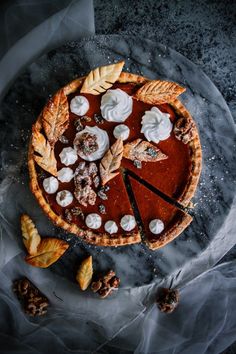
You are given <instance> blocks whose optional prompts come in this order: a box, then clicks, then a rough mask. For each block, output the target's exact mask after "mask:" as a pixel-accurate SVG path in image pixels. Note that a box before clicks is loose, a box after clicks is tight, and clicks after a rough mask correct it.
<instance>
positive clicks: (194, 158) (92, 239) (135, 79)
mask: <svg viewBox="0 0 236 354" xmlns="http://www.w3.org/2000/svg"><path fill="white" fill-rule="evenodd" d="M84 79H85V77H81V78H77V79H75V80H73V81H72V82H70V83H69V84H67V85H66V86H64V87H63V88H62V89H61V90H63V92H64V94H65V95H66V96H68V95H69V94H71V93H74V92H75V91H76V90H77V89H78V88H80V87H81V86H82V84H83V81H84ZM148 81H150V80H148V79H146V78H144V77H142V76H139V75H135V74H131V73H126V72H121V74H120V76H119V78H118V80H117V81H116V82H118V83H134V84H136V85H140V87H141V86H142V85H143V84H145V83H147V82H148ZM169 105H170V106H171V107H173V109H174V110H175V111H176V112H177V114H180V115H182V116H183V117H189V118H190V119H191V120H192V121H193V124H194V130H195V133H194V136H195V137H194V139H193V140H192V141H190V142H189V143H188V145H189V148H190V152H191V171H190V174H189V177H188V181H187V183H186V185H185V188H184V191H183V193H182V194H181V196H180V197H179V198H178V200H177V202H179V203H181V204H182V205H183V206H187V205H188V204H189V202H190V200H191V198H192V197H193V195H194V193H195V190H196V187H197V184H198V180H199V177H200V173H201V161H202V154H201V144H200V139H199V135H198V131H197V127H196V124H195V122H194V120H193V119H192V117H191V115H190V113H189V112H188V110H187V109H186V108H185V106H184V105H183V103H181V101H180V100H179V99H177V98H176V99H174V100H173V101H172V102H170V103H169ZM42 128H43V126H42V113H41V114H40V115H39V117H38V119H37V121H36V123H35V124H34V128H33V129H36V130H37V131H39V132H40V131H41V130H42ZM28 167H29V174H30V188H31V191H32V193H33V194H34V196H35V197H36V199H37V201H38V203H39V205H40V206H41V207H42V209H43V210H44V212H45V213H46V215H47V216H48V217H49V219H50V220H51V221H52V222H53V223H55V224H56V225H57V226H59V227H61V228H63V229H64V230H66V231H68V232H70V233H73V234H75V235H77V236H79V237H80V238H82V239H84V240H85V241H86V242H87V243H90V244H96V245H99V246H123V245H128V244H134V243H139V242H140V241H141V236H140V232H139V230H137V229H136V230H135V231H133V232H129V233H123V234H122V233H119V234H114V235H112V236H111V235H110V234H108V233H106V232H102V233H97V232H95V231H93V230H89V229H88V230H84V229H82V228H80V227H79V226H78V225H76V224H75V223H68V222H67V221H66V220H65V219H64V218H63V217H62V216H60V215H57V214H56V213H55V212H54V211H53V210H52V208H51V206H50V205H49V203H48V202H47V200H46V199H45V197H44V195H43V191H42V189H41V187H40V185H39V182H38V175H37V171H36V163H35V159H34V147H33V145H32V137H31V140H30V143H29V152H28ZM190 218H191V217H190V216H189V215H188V214H186V216H185V217H183V218H181V219H179V220H178V222H176V224H175V225H174V226H173V227H172V229H170V230H169V232H168V233H166V234H165V235H164V237H163V238H162V239H160V240H159V241H158V245H156V246H158V247H156V246H155V245H154V246H153V245H151V244H148V245H149V247H150V248H152V249H155V248H159V247H162V246H163V245H165V244H166V243H168V242H169V241H170V240H172V239H173V238H175V237H176V236H178V235H179V234H180V233H181V232H182V231H183V230H184V229H185V228H186V227H187V225H188V224H189V222H190Z"/></svg>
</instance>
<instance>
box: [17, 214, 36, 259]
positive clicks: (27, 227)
mask: <svg viewBox="0 0 236 354" xmlns="http://www.w3.org/2000/svg"><path fill="white" fill-rule="evenodd" d="M21 231H22V237H23V242H24V245H25V247H26V249H27V251H28V253H29V254H30V255H31V256H33V255H35V254H36V253H37V249H38V245H39V244H40V241H41V237H40V235H39V233H38V230H37V229H36V227H35V225H34V223H33V221H32V220H31V218H30V217H29V216H28V215H26V214H23V215H22V216H21Z"/></svg>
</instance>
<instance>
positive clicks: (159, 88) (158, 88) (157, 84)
mask: <svg viewBox="0 0 236 354" xmlns="http://www.w3.org/2000/svg"><path fill="white" fill-rule="evenodd" d="M184 91H185V88H184V87H182V86H179V85H178V84H177V83H175V82H170V81H161V80H152V81H149V82H147V83H146V84H144V85H143V86H142V87H141V88H140V89H139V90H138V91H137V92H136V94H135V95H134V98H136V99H137V100H139V101H143V102H145V103H149V104H154V105H155V104H163V103H167V102H171V101H173V100H174V99H175V98H176V97H178V96H179V95H180V94H181V93H183V92H184Z"/></svg>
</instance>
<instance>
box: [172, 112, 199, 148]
mask: <svg viewBox="0 0 236 354" xmlns="http://www.w3.org/2000/svg"><path fill="white" fill-rule="evenodd" d="M174 134H175V137H176V138H177V139H178V140H181V141H182V142H183V143H184V144H187V143H189V142H190V141H191V140H193V139H194V137H195V135H196V130H195V129H194V122H193V120H192V119H191V118H190V117H180V118H179V119H178V120H177V121H176V123H175V125H174Z"/></svg>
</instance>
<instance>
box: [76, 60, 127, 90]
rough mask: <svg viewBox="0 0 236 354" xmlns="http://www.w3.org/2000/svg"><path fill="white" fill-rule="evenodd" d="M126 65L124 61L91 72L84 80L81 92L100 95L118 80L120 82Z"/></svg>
mask: <svg viewBox="0 0 236 354" xmlns="http://www.w3.org/2000/svg"><path fill="white" fill-rule="evenodd" d="M124 63H125V62H124V61H120V62H119V63H116V64H111V65H106V66H101V67H99V68H96V69H94V70H92V71H90V73H89V74H88V76H87V77H86V79H85V80H84V83H83V86H82V88H81V90H80V92H81V93H91V94H92V95H99V94H100V93H102V92H104V91H106V90H107V89H109V88H110V87H111V86H112V85H113V83H114V82H115V81H116V80H118V78H119V76H120V73H121V71H122V68H123V66H124Z"/></svg>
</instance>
